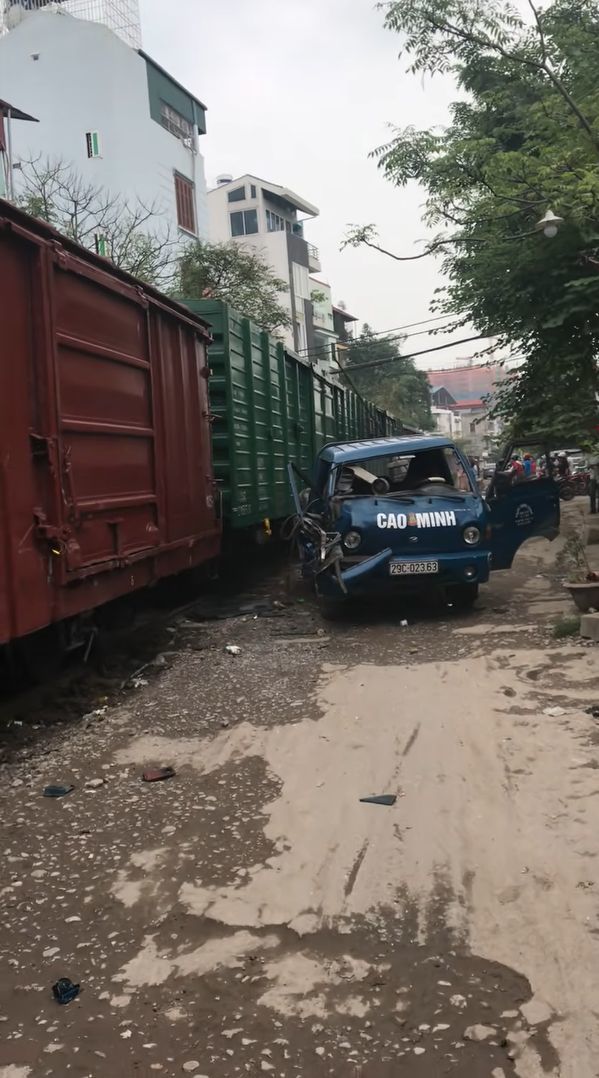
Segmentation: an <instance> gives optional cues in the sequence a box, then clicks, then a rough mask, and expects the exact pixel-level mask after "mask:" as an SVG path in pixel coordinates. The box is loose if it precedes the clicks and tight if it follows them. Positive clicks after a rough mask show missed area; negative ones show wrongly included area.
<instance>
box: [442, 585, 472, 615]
mask: <svg viewBox="0 0 599 1078" xmlns="http://www.w3.org/2000/svg"><path fill="white" fill-rule="evenodd" d="M477 599H478V584H456V585H455V587H453V588H448V589H447V602H448V603H453V605H454V607H456V608H457V609H458V610H469V609H470V607H471V606H473V605H474V603H475V602H476V600H477Z"/></svg>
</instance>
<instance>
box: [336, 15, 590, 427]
mask: <svg viewBox="0 0 599 1078" xmlns="http://www.w3.org/2000/svg"><path fill="white" fill-rule="evenodd" d="M380 6H381V7H382V8H383V9H384V11H385V22H386V25H387V27H388V28H389V29H390V30H392V31H395V32H397V33H398V34H400V35H401V40H402V55H403V56H405V57H407V58H408V61H409V67H410V70H412V71H414V72H418V73H420V74H421V75H422V74H429V75H434V74H436V73H438V72H450V73H451V74H452V75H453V76H454V77H455V79H456V80H457V83H458V86H459V89H460V97H459V99H458V100H456V101H454V103H453V104H452V105H451V121H450V124H449V126H448V127H447V129H445V130H422V131H419V130H416V129H415V128H413V127H407V128H405V129H403V130H401V129H396V130H394V131H393V135H392V138H391V140H390V141H389V142H388V143H387V145H385V146H383V147H381V148H380V149H379V150H378V151H376V156H377V158H378V161H379V165H380V167H381V168H382V170H383V171H384V173H385V175H386V176H387V177H388V178H389V180H390V181H391V182H393V183H395V184H397V185H398V186H404V185H405V184H407V183H408V182H409V181H410V180H414V179H416V180H419V181H420V182H421V183H422V184H423V185H424V186H425V187H426V189H427V192H428V198H427V205H426V220H427V223H428V224H429V225H432V226H433V227H434V228H436V229H438V230H439V231H438V234H437V236H436V238H435V239H434V241H432V242H431V243H429V244H427V247H426V249H425V252H424V253H427V252H432V251H437V252H440V253H441V255H442V258H443V269H444V272H445V275H446V279H447V285H446V286H445V288H444V289H443V290H441V292H440V294H439V295H438V296H437V300H436V307H437V308H438V309H439V310H442V311H444V312H446V313H451V314H456V315H458V316H459V318H460V320H461V322H462V323H464V322H466V321H468V322H471V323H473V324H474V325H475V326H476V328H477V329H478V331H479V332H481V333H484V334H487V335H489V336H495V337H496V338H498V340H499V343H500V344H502V345H506V346H508V347H509V348H510V349H511V351H512V353H513V354H517V355H519V356H524V357H525V359H526V363H524V364H523V365H522V366H521V367H520V368H519V369H518V370H517V371H515V372H513V373H512V374H511V375H510V376H509V377H508V378H507V379H506V381H505V382H504V383H503V385H502V387H501V389H500V391H499V393H498V397H497V402H496V404H495V406H494V410H493V414H495V415H498V416H500V417H502V418H503V419H504V420H506V421H507V422H508V423H510V424H511V425H512V427H513V429H514V432H515V433H523V432H524V428H528V430H527V432H531V431H536V430H541V429H550V430H551V431H552V432H553V433H554V435H555V436H556V437H558V438H564V439H568V440H571V439H577V440H579V441H582V442H584V441H585V440H590V439H591V437H592V433H591V432H592V431H593V430H594V428H595V427H596V424H597V418H596V417H597V407H596V394H597V390H598V388H599V384H598V377H597V364H596V356H597V349H598V345H599V272H598V271H599V81H598V80H597V74H596V73H597V70H599V3H598V2H597V0H553V3H550V4H549V5H548V6H546V7H545V8H543V9H542V10H539V9H537V8H536V6H535V4H534V3H533V0H528V7H529V10H530V19H529V20H528V21H527V20H526V19H524V18H523V17H522V15H521V14H520V13H519V11H518V10H517V9H516V8H515V7H513V6H512V5H511V4H510V3H507V2H505V0H393V2H391V3H386V4H383V5H380ZM548 206H551V207H552V208H553V210H554V211H555V212H557V213H558V214H559V215H560V216H561V217H563V218H564V225H563V227H562V229H561V231H560V233H559V235H558V236H557V238H555V239H547V238H545V237H544V236H543V234H542V232H540V231H539V229H538V228H537V227H536V225H537V222H538V220H539V218H541V217H542V215H543V214H544V212H545V210H546V209H547V207H548ZM364 229H365V231H364ZM349 242H350V243H351V242H367V243H369V244H370V245H371V246H378V245H377V243H376V237H375V236H374V234H373V232H372V226H362V235H361V236H360V233H359V229H358V230H357V231H356V230H354V232H353V233H352V234H350V238H349ZM379 249H382V250H384V248H380V247H379Z"/></svg>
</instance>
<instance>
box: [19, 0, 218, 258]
mask: <svg viewBox="0 0 599 1078" xmlns="http://www.w3.org/2000/svg"><path fill="white" fill-rule="evenodd" d="M0 88H1V89H0V94H1V96H2V97H3V98H5V99H7V100H8V101H14V102H16V103H18V105H19V108H20V109H21V110H23V111H24V112H27V113H29V114H31V115H32V116H34V117H35V118H36V119H37V120H38V121H39V122H38V123H18V124H17V123H15V124H14V125H12V128H11V131H10V142H11V158H12V176H13V186H14V190H15V196H16V197H18V194H19V189H20V187H22V186H23V184H24V176H25V175H26V173H27V170H28V164H27V163H28V162H31V161H32V160H36V161H37V162H38V165H39V164H40V163H41V165H42V166H43V163H44V162H46V161H48V162H61V163H64V164H65V165H68V166H70V167H71V168H72V169H73V170H74V171H75V172H76V173H77V175H78V176H80V177H81V179H82V180H83V181H84V182H85V183H87V184H92V185H94V186H95V187H100V188H103V189H104V190H105V191H109V192H110V193H111V194H112V195H113V196H115V197H125V198H127V199H128V200H129V202H130V203H131V204H135V205H138V206H139V205H140V204H141V205H143V206H145V207H147V208H151V209H152V211H153V216H152V219H151V222H150V224H151V227H152V230H153V231H155V232H160V231H164V232H165V233H166V232H168V235H169V238H170V239H171V240H172V241H173V243H174V244H175V245H176V246H177V245H178V246H183V244H184V243H186V242H188V241H189V238H190V237H193V236H199V237H201V238H206V237H207V235H208V210H207V202H206V182H205V176H204V162H203V158H202V155H201V153H200V137H201V136H202V135H203V134H204V133H205V131H206V122H205V112H206V109H205V106H204V105H203V104H202V102H201V101H199V100H198V99H197V98H195V97H194V96H193V95H192V94H190V93H189V91H187V90H186V89H185V87H183V86H181V85H180V84H179V83H178V82H177V81H176V80H175V79H173V78H172V77H171V76H170V75H169V74H168V72H166V71H164V70H163V69H162V68H161V67H160V66H159V65H158V64H156V63H154V61H153V60H152V59H151V58H150V57H149V56H147V55H146V54H145V53H144V52H141V51H138V50H136V49H133V48H131V47H130V46H129V45H128V44H126V43H125V41H123V40H122V39H121V38H120V37H118V36H117V34H116V33H114V32H113V31H112V30H111V29H109V28H108V27H107V26H104V25H102V24H100V23H94V22H91V21H86V20H84V19H80V18H76V17H74V16H72V15H69V14H66V13H65V11H64V10H63V6H62V5H53V6H52V7H48V8H45V9H43V10H40V11H34V12H26V13H25V15H24V16H23V17H22V18H20V20H19V21H18V22H17V23H16V25H15V26H14V27H13V28H12V29H10V30H9V32H7V33H5V34H3V35H1V36H0ZM29 168H30V165H29ZM3 193H4V194H6V193H7V192H6V191H5V192H3ZM100 253H104V252H103V251H100Z"/></svg>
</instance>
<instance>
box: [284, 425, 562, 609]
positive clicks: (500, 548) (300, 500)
mask: <svg viewBox="0 0 599 1078" xmlns="http://www.w3.org/2000/svg"><path fill="white" fill-rule="evenodd" d="M506 459H509V454H506ZM516 478H519V476H517V475H514V474H512V473H511V472H510V470H509V468H506V469H503V470H500V471H498V472H497V475H496V477H495V479H494V480H493V481H492V483H491V486H490V488H489V491H488V492H487V495H486V497H483V496H482V494H481V493H480V490H479V487H478V482H477V479H476V477H475V475H474V473H473V471H472V468H471V466H470V463H469V461H468V459H467V457H466V456H465V455H464V454H463V453H462V452H461V451H460V449H459V448H458V447H457V446H456V445H454V443H453V442H451V441H448V440H447V439H445V438H442V437H436V436H432V435H422V436H418V437H409V438H407V437H402V438H379V439H373V440H371V441H361V442H349V443H343V444H334V445H327V446H325V447H324V448H323V449H322V450H321V452H320V453H319V455H318V457H317V459H316V463H315V468H314V475H313V478H312V480H311V484H310V486H309V488H307V489H304V490H302V491H301V493H300V492H299V490H298V482H297V473H295V472H294V469H293V468H291V469H290V479H291V483H292V487H293V492H294V498H295V503H296V510H297V524H296V535H297V537H298V541H299V548H300V553H301V559H302V563H303V572H304V575H307V576H310V577H313V578H314V580H315V583H316V589H317V592H318V594H319V596H320V597H321V598H322V599H324V600H325V601H326V603H327V605H329V606H330V605H331V603H333V604H334V603H335V602H341V601H343V600H344V599H345V598H347V597H352V596H359V595H371V594H376V593H379V594H380V593H383V594H388V593H390V592H391V591H403V592H409V591H412V592H414V591H422V590H424V589H431V588H432V589H437V590H442V591H443V592H444V593H445V596H446V598H447V599H448V601H450V602H453V603H454V604H455V605H457V606H462V607H463V606H469V605H470V604H472V603H473V602H474V600H475V599H476V597H477V595H478V588H479V585H480V584H482V583H485V582H486V581H487V580H488V578H489V573H490V571H491V570H493V569H505V568H509V567H510V566H511V564H512V561H513V558H514V555H515V553H516V550H517V549H518V547H520V546H521V545H522V543H523V542H525V541H526V540H527V539H529V538H531V537H532V536H538V535H543V536H545V537H547V538H549V539H553V538H555V536H556V535H557V534H558V532H559V498H558V495H557V488H556V485H555V483H554V482H553V480H551V479H548V478H546V477H542V476H541V475H540V474H539V476H538V477H537V476H536V475H535V476H534V477H532V478H531V479H530V480H523V481H518V482H517V481H516Z"/></svg>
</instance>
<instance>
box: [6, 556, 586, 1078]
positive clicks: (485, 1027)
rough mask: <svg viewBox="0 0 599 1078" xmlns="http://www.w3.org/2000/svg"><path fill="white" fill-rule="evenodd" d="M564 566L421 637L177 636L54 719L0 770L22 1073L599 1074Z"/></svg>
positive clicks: (197, 632)
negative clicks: (58, 984)
mask: <svg viewBox="0 0 599 1078" xmlns="http://www.w3.org/2000/svg"><path fill="white" fill-rule="evenodd" d="M554 560H555V549H554V548H551V549H550V548H549V547H548V546H546V545H544V544H538V545H535V546H530V547H529V548H528V549H527V550H526V551H525V552H522V553H521V554H520V555H519V557H518V560H517V564H516V568H515V569H514V571H513V572H511V573H509V574H498V576H497V578H496V579H495V580H494V581H493V583H492V585H491V586H490V587H489V588H488V589H486V590H485V592H484V595H483V597H482V598H481V600H480V602H479V604H478V607H477V609H476V610H475V611H474V612H473V613H472V614H469V615H467V616H465V615H460V614H456V613H455V612H454V611H453V610H442V611H439V610H437V611H430V612H426V611H420V612H418V611H410V612H408V614H407V616H408V620H409V625H408V627H404V628H402V627H401V626H400V624H399V623H400V619H401V618H402V617H404V616H405V612H404V611H402V612H399V613H398V612H397V611H387V612H384V611H374V610H369V611H368V610H367V611H365V612H361V613H360V614H359V615H357V616H356V617H355V618H354V619H352V620H349V619H348V620H347V621H345V622H343V623H341V624H338V625H334V626H325V625H323V623H322V622H321V621H320V619H319V617H318V614H317V613H316V611H315V610H314V608H313V606H312V604H311V602H310V601H309V600H308V599H304V600H303V601H301V602H300V601H295V602H294V603H293V604H292V605H291V606H289V607H287V608H286V609H285V610H281V608H279V607H277V606H274V607H272V606H269V604H268V603H267V604H266V605H265V607H264V608H259V610H258V614H259V616H255V612H251V611H250V612H249V613H246V614H244V615H243V616H241V617H236V618H233V619H229V620H222V621H194V620H191V619H188V620H185V619H184V620H183V621H179V622H178V623H177V624H176V625H173V626H172V632H171V633H170V644H169V647H168V648H167V650H166V652H165V655H164V657H162V658H161V659H159V661H158V665H157V666H156V667H153V668H150V669H149V670H148V671H147V672H146V673H145V675H144V676H143V677H142V678H141V679H140V681H139V682H138V683H136V687H135V688H133V689H131V690H130V691H128V692H127V693H124V694H122V695H121V696H120V697H118V698H116V699H114V700H109V701H108V702H107V703H102V706H101V707H99V709H98V714H96V715H91V716H89V715H88V717H87V718H85V719H82V720H81V721H79V722H73V723H70V724H67V725H66V726H63V727H61V728H60V730H56V729H53V730H50V731H47V732H44V731H40V733H39V737H38V740H37V742H36V744H35V746H34V748H33V749H31V748H29V749H27V750H26V751H22V752H20V753H17V754H16V757H15V758H14V759H12V760H11V761H10V762H9V763H7V764H5V765H4V766H3V767H2V769H1V780H2V789H1V793H0V798H1V802H2V817H1V827H2V842H1V849H2V857H3V861H2V864H3V872H2V879H1V882H0V905H1V924H0V1078H41V1076H44V1075H52V1076H59V1075H60V1076H63V1075H67V1074H68V1075H77V1076H87V1075H89V1076H90V1078H96V1076H99V1078H103V1076H105V1075H110V1076H111V1078H113V1076H115V1075H118V1076H119V1078H120V1076H128V1075H138V1076H146V1075H154V1074H158V1075H160V1074H162V1075H164V1076H171V1075H173V1076H174V1075H178V1074H184V1073H189V1074H193V1075H196V1078H198V1076H205V1078H234V1076H237V1075H240V1076H244V1075H254V1074H256V1075H258V1074H272V1075H273V1076H274V1078H279V1076H280V1078H291V1076H297V1075H301V1076H306V1078H313V1076H314V1078H319V1076H325V1075H333V1076H339V1078H345V1076H347V1078H386V1076H391V1075H393V1076H401V1075H406V1076H412V1075H414V1076H415V1078H420V1076H427V1078H437V1076H441V1075H459V1076H460V1078H479V1076H480V1078H482V1076H488V1078H491V1076H492V1078H502V1076H505V1078H508V1076H509V1075H511V1074H517V1075H519V1076H521V1078H538V1076H541V1075H554V1076H558V1075H559V1076H560V1078H593V1076H596V1075H599V1019H598V1017H597V1015H598V1014H599V961H598V957H599V916H598V915H599V905H598V898H599V865H598V862H597V850H598V844H599V839H598V836H599V796H598V795H599V778H598V772H599V747H598V746H599V727H598V725H597V721H596V720H594V719H593V718H592V716H591V715H590V714H589V713H588V712H587V710H586V709H587V708H589V706H590V705H591V704H594V703H595V702H598V703H599V664H598V659H597V651H596V649H595V648H594V647H587V646H585V645H583V644H581V642H580V641H578V640H574V639H572V640H571V639H566V640H555V639H554V638H553V637H552V635H551V628H552V626H553V624H554V622H555V620H556V617H557V616H558V614H559V613H560V612H561V611H562V610H564V609H569V603H565V602H564V599H563V593H562V589H561V587H560V585H559V582H558V581H557V579H556V576H555V571H554ZM277 589H279V590H278V591H277ZM283 595H284V593H283V589H282V584H280V582H279V583H276V582H271V584H270V590H269V596H270V598H271V599H273V598H274V599H281V598H283ZM263 614H266V615H268V616H262V615H263ZM227 643H233V644H236V645H238V646H239V647H240V648H241V653H240V654H239V655H229V654H227V653H226V651H225V645H226V644H227ZM150 765H170V766H172V767H174V768H175V770H176V772H177V773H176V776H175V777H174V778H171V779H169V780H168V781H165V782H162V783H155V784H148V783H143V782H142V781H141V774H142V771H143V769H144V768H145V767H148V766H150ZM56 782H66V783H72V784H73V785H74V786H75V789H74V790H73V792H72V793H71V794H70V795H69V796H67V797H64V798H62V799H59V800H48V799H43V798H42V797H41V792H42V790H43V788H44V787H45V786H46V785H47V784H49V783H56ZM376 794H395V795H396V796H397V800H396V802H395V804H394V805H393V806H389V807H387V806H380V805H374V804H366V803H362V802H361V801H360V798H361V797H364V796H369V795H376ZM61 976H65V977H69V978H71V979H72V980H73V981H74V982H79V983H80V984H81V989H82V991H81V994H80V996H79V997H78V998H77V999H76V1000H75V1001H74V1002H71V1003H69V1004H68V1005H66V1006H62V1007H61V1006H58V1005H57V1004H56V1003H55V1002H54V1001H53V999H52V993H51V986H52V984H53V982H55V981H56V980H57V978H58V977H61Z"/></svg>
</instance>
